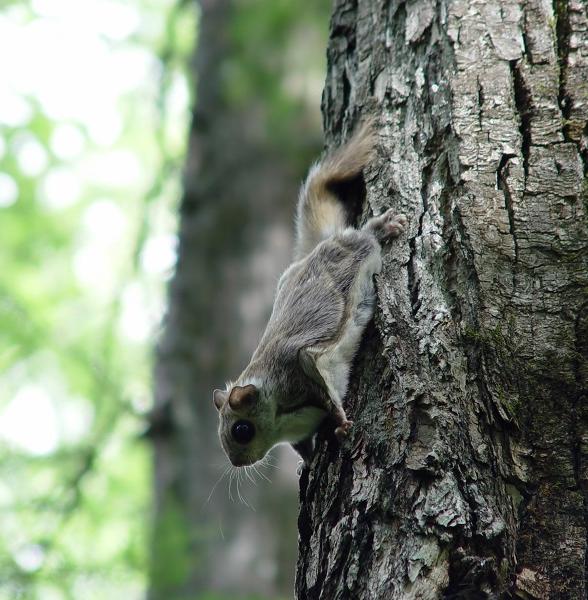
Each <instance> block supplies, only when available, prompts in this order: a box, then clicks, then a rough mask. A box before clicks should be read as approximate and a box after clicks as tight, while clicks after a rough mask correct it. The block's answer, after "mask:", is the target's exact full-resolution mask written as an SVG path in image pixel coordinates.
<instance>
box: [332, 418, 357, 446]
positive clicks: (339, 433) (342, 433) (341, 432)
mask: <svg viewBox="0 0 588 600" xmlns="http://www.w3.org/2000/svg"><path fill="white" fill-rule="evenodd" d="M352 426H353V421H347V420H346V421H343V422H342V423H341V424H340V425H339V427H337V429H335V437H336V438H337V439H338V440H339V442H340V443H343V442H344V441H345V439H346V438H347V437H348V436H349V430H350V429H351V427H352Z"/></svg>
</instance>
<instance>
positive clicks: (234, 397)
mask: <svg viewBox="0 0 588 600" xmlns="http://www.w3.org/2000/svg"><path fill="white" fill-rule="evenodd" d="M258 396H259V390H258V389H257V388H256V387H255V386H254V385H253V384H252V383H250V384H249V385H246V386H244V387H241V386H240V385H236V386H235V387H234V388H233V389H232V390H231V393H230V394H229V406H230V407H231V408H232V409H233V410H240V409H242V408H246V407H248V406H251V405H252V404H253V403H254V402H255V401H256V400H257V398H258Z"/></svg>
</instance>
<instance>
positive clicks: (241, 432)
mask: <svg viewBox="0 0 588 600" xmlns="http://www.w3.org/2000/svg"><path fill="white" fill-rule="evenodd" d="M231 434H232V436H233V439H234V440H235V441H236V442H237V443H239V444H248V443H249V442H250V441H251V440H252V439H253V436H254V435H255V427H254V426H253V423H251V422H250V421H237V422H236V423H235V424H234V425H233V428H232V429H231Z"/></svg>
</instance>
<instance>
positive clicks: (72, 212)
mask: <svg viewBox="0 0 588 600" xmlns="http://www.w3.org/2000/svg"><path fill="white" fill-rule="evenodd" d="M329 7H330V2H328V1H327V0H322V1H321V2H316V3H315V2H313V3H308V4H307V5H305V7H304V9H301V6H300V4H299V3H297V2H295V1H294V0H242V1H240V2H236V3H235V8H234V15H233V17H232V20H231V28H230V37H231V41H232V44H233V46H234V50H235V51H234V56H235V59H234V60H232V61H230V64H229V65H228V68H227V71H226V77H227V78H228V80H229V85H228V89H229V90H230V100H231V101H232V102H234V103H235V104H236V105H240V104H247V103H249V102H250V101H251V99H252V98H257V99H262V101H263V113H264V118H265V119H266V121H267V126H268V130H269V131H271V132H272V133H271V144H273V145H275V147H276V148H278V147H279V148H280V151H284V152H285V153H290V154H291V158H292V161H293V162H294V163H296V162H297V161H298V163H300V167H302V165H304V166H306V164H307V163H308V154H314V152H315V151H316V139H314V140H312V143H310V144H309V148H308V154H305V152H304V143H305V140H304V136H303V135H301V136H300V139H299V140H298V145H296V144H292V143H288V144H285V143H284V140H285V139H290V138H291V137H292V132H293V130H294V129H296V130H298V129H299V128H298V124H300V123H303V122H304V121H305V120H308V119H311V120H312V119H315V120H317V119H318V118H319V111H318V103H317V98H318V97H319V95H320V87H322V81H323V77H324V75H323V73H324V45H325V44H324V40H325V39H326V25H327V18H328V12H329ZM0 10H1V12H0V52H2V55H3V56H4V57H9V60H3V62H2V65H0V78H1V80H2V90H1V91H0V107H2V108H1V110H0V509H1V510H0V531H1V532H2V535H1V536H0V600H3V599H7V600H13V599H28V598H31V599H32V598H35V599H36V598H41V599H46V600H58V599H61V598H68V599H69V598H72V599H76V600H78V599H81V598H83V599H84V600H92V599H94V598H95V599H100V600H102V599H103V598H106V597H110V598H113V599H116V598H125V599H130V598H140V597H143V595H144V591H145V588H146V586H147V581H146V577H147V575H146V573H147V563H148V555H149V552H150V550H149V543H150V540H151V539H152V533H153V532H151V531H150V523H151V511H152V507H151V490H150V486H151V455H150V447H149V444H148V443H147V442H146V441H145V440H144V439H143V438H142V433H143V431H144V429H145V422H144V419H145V414H146V412H147V411H148V410H149V408H150V403H151V352H152V347H153V340H154V339H155V337H156V333H157V326H158V323H159V322H160V319H161V316H162V314H163V310H164V301H165V282H166V281H167V280H168V279H169V277H170V276H171V272H172V270H173V263H174V259H175V241H176V238H175V232H176V229H177V221H176V212H175V209H176V205H177V201H178V200H179V198H180V195H181V189H180V177H179V173H180V170H181V167H182V162H183V157H184V153H185V144H186V140H187V136H188V131H187V128H188V124H189V106H190V104H191V102H192V99H191V97H190V96H191V90H192V84H191V82H190V79H189V76H188V75H187V73H186V68H187V65H189V61H190V56H191V52H192V48H193V44H194V41H195V40H194V37H195V33H196V31H197V23H196V22H197V10H196V7H195V4H194V3H192V2H187V1H186V0H179V1H174V0H128V1H125V0H83V2H82V1H80V0H12V1H10V2H7V1H4V2H2V4H1V6H0ZM317 52H318V54H317ZM311 104H312V108H313V111H309V110H308V109H309V105H311ZM293 123H294V124H295V125H294V126H293ZM314 129H315V130H316V124H315V128H314ZM302 131H304V129H302ZM301 148H302V152H301ZM174 518H175V516H174V514H170V515H169V519H168V520H167V521H164V522H165V523H167V525H166V527H165V531H161V532H154V533H155V537H156V538H157V539H158V541H159V542H160V543H161V544H162V548H163V549H165V548H166V547H170V548H173V546H174V545H177V544H183V543H184V541H183V540H182V539H181V535H182V531H181V527H178V526H177V523H175V522H174ZM178 536H179V537H178ZM160 550H161V548H160ZM185 567H186V566H185V565H182V564H176V565H175V568H177V569H179V570H182V569H185ZM163 575H164V576H170V577H175V576H177V575H178V574H177V573H167V574H163ZM222 598H224V597H223V596H216V595H205V596H201V600H221V599H222ZM251 600H253V599H251Z"/></svg>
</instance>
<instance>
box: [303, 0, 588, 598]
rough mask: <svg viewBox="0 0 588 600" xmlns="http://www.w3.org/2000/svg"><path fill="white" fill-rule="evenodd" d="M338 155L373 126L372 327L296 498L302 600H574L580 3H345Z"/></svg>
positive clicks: (339, 39)
mask: <svg viewBox="0 0 588 600" xmlns="http://www.w3.org/2000/svg"><path fill="white" fill-rule="evenodd" d="M328 60H329V65H328V74H327V80H326V85H325V89H324V94H323V114H324V118H325V123H326V131H327V139H328V142H329V146H330V147H335V146H337V145H338V144H339V143H341V141H342V140H343V139H346V138H347V137H348V136H349V134H350V132H351V130H352V129H353V128H354V126H355V125H356V124H357V123H358V122H359V121H360V120H362V119H363V118H365V117H366V116H367V115H375V116H376V117H377V120H378V123H379V126H378V148H377V158H376V160H375V161H374V164H373V165H372V166H370V167H369V168H368V169H367V170H366V173H365V184H366V202H365V203H364V208H363V213H362V214H361V215H359V216H358V221H359V222H364V221H365V219H366V218H367V217H368V216H369V215H371V214H372V213H375V214H379V213H381V212H383V211H384V210H385V209H387V208H389V207H394V208H396V209H397V210H398V212H404V213H406V214H407V215H408V216H409V221H410V225H409V227H410V230H409V233H408V235H407V236H406V237H405V238H404V239H402V238H401V239H400V241H396V242H394V243H393V244H391V245H390V246H389V247H386V248H385V249H384V252H383V255H384V261H383V262H384V267H383V271H382V274H381V275H380V276H379V278H378V280H377V287H378V299H379V301H378V309H377V311H376V316H375V319H374V322H373V324H372V325H371V326H370V328H369V329H368V331H367V333H366V336H365V339H364V341H363V345H362V348H361V350H360V352H359V355H358V358H357V360H356V363H355V366H354V373H353V376H352V382H351V386H350V390H349V393H348V395H347V398H346V401H345V404H346V409H347V414H348V415H350V418H352V419H353V420H354V422H355V425H354V428H353V433H352V435H351V437H350V440H349V441H348V443H346V444H345V445H344V446H343V447H342V448H340V447H339V446H338V444H337V443H336V441H335V440H334V439H332V438H331V437H330V435H329V434H328V432H326V431H325V432H323V433H321V434H320V435H319V444H318V449H317V452H316V454H315V457H314V460H313V462H312V464H311V467H310V469H308V470H305V471H304V472H303V474H302V477H301V481H300V499H301V507H300V514H299V560H298V567H297V581H296V593H297V598H299V599H319V598H320V599H324V600H327V599H328V600H334V599H346V598H360V599H362V600H368V599H374V600H376V599H377V600H382V599H399V600H400V599H410V598H418V599H434V598H443V597H447V598H524V599H547V598H562V599H574V600H580V599H582V598H585V597H586V583H587V582H586V577H587V525H588V488H587V486H588V481H587V479H588V462H587V461H588V428H587V421H588V414H587V412H588V409H587V406H586V389H587V379H588V367H587V353H588V287H587V286H588V263H587V252H586V249H587V237H588V234H587V221H586V207H587V202H588V183H587V179H586V173H587V166H588V145H587V144H588V139H587V135H588V128H587V126H586V121H587V118H588V19H587V4H586V3H582V2H580V1H579V0H569V1H567V0H555V2H554V3H553V4H551V3H550V2H545V1H541V0H526V1H523V0H495V1H488V0H484V1H481V0H480V1H475V0H437V1H436V2H431V1H427V0H411V1H407V2H401V1H390V2H387V1H383V0H361V1H359V2H356V1H353V0H337V1H336V2H335V6H334V13H333V16H332V21H331V31H330V41H329V47H328Z"/></svg>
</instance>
